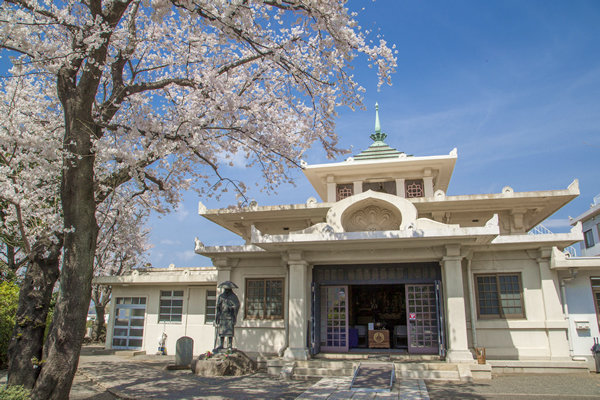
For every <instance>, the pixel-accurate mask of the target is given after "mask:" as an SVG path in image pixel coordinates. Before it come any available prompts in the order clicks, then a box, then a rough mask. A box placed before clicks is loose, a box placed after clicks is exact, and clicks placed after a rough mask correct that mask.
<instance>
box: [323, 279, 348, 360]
mask: <svg viewBox="0 0 600 400" xmlns="http://www.w3.org/2000/svg"><path fill="white" fill-rule="evenodd" d="M320 294H321V318H320V319H321V321H320V322H321V328H320V335H319V336H320V337H319V340H320V344H321V346H320V347H321V349H320V350H321V351H330V352H339V353H341V352H347V351H348V345H349V343H348V339H349V338H348V286H321V293H320Z"/></svg>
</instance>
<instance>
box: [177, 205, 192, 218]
mask: <svg viewBox="0 0 600 400" xmlns="http://www.w3.org/2000/svg"><path fill="white" fill-rule="evenodd" d="M188 215H190V212H189V211H188V210H187V209H186V208H185V205H183V203H179V206H178V207H177V209H176V210H175V218H176V219H177V220H178V221H185V220H186V219H187V217H188Z"/></svg>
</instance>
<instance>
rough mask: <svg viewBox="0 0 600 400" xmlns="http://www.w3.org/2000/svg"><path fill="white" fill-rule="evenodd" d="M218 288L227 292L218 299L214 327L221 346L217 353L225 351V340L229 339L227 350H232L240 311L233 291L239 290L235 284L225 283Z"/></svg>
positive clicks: (238, 301) (238, 302)
mask: <svg viewBox="0 0 600 400" xmlns="http://www.w3.org/2000/svg"><path fill="white" fill-rule="evenodd" d="M218 288H219V289H225V290H224V291H223V293H221V294H220V295H219V297H218V299H217V315H216V317H215V322H214V325H215V327H216V330H217V335H218V336H219V339H220V344H219V347H217V348H216V349H215V351H217V350H221V349H223V347H224V342H225V338H229V340H228V342H229V343H228V345H227V348H229V349H231V346H232V342H233V334H234V327H235V323H236V322H237V313H238V311H239V309H240V300H239V299H238V297H237V296H236V294H235V293H233V290H232V289H237V288H238V287H237V285H236V284H235V283H233V282H231V281H225V282H223V283H221V284H220V285H219V286H218Z"/></svg>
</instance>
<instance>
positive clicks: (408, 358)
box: [391, 354, 446, 363]
mask: <svg viewBox="0 0 600 400" xmlns="http://www.w3.org/2000/svg"><path fill="white" fill-rule="evenodd" d="M391 359H392V361H401V362H441V363H444V362H446V361H445V359H444V357H441V356H434V355H427V354H423V355H408V354H406V355H400V354H399V355H392V356H391Z"/></svg>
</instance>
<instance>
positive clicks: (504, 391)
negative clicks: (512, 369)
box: [426, 373, 600, 400]
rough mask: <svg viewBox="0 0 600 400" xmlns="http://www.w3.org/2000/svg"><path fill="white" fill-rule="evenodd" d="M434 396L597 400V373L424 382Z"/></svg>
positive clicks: (599, 383)
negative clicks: (470, 381) (469, 381)
mask: <svg viewBox="0 0 600 400" xmlns="http://www.w3.org/2000/svg"><path fill="white" fill-rule="evenodd" d="M426 384H427V389H428V390H429V396H430V398H431V399H432V400H437V399H481V400H483V399H493V400H501V399H503V400H504V399H511V400H512V399H519V400H521V399H538V400H541V399H544V400H546V399H548V400H554V399H557V400H558V399H561V400H563V399H564V400H568V399H573V400H575V399H577V400H587V399H600V374H594V373H591V374H501V375H494V376H493V379H492V380H490V381H475V382H472V383H466V382H438V381H427V382H426Z"/></svg>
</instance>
